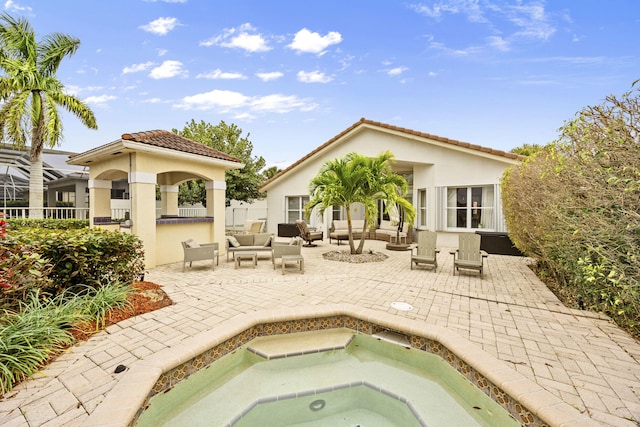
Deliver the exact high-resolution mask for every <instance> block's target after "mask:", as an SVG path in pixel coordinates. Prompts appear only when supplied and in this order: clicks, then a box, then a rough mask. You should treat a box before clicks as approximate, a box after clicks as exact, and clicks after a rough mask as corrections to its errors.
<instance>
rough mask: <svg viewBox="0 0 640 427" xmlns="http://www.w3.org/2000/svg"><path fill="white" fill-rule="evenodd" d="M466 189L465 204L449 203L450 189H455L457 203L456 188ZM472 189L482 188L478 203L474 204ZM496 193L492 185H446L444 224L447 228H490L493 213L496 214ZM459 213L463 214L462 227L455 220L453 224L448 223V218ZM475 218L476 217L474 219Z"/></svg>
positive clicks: (492, 227) (491, 226) (492, 225)
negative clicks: (453, 204) (463, 224)
mask: <svg viewBox="0 0 640 427" xmlns="http://www.w3.org/2000/svg"><path fill="white" fill-rule="evenodd" d="M463 189H464V190H466V194H465V195H464V196H465V198H464V200H465V202H464V203H465V206H464V207H460V206H458V205H457V204H456V205H455V206H452V205H451V200H450V195H449V191H450V190H455V191H456V198H455V202H456V203H459V202H460V200H459V198H458V194H457V193H458V190H463ZM474 189H482V195H481V198H482V200H481V201H480V203H479V205H477V206H476V205H474V203H473V201H474V200H473V199H474V195H473V193H474V191H473V190H474ZM495 200H496V194H495V189H494V186H493V185H473V186H456V187H447V188H446V193H445V212H446V214H445V224H446V227H447V229H448V230H482V229H489V230H492V229H494V227H495V225H494V224H495V220H496V219H495V215H496V204H495ZM459 213H463V214H464V223H465V226H464V227H460V226H458V223H457V221H456V224H455V225H451V224H450V223H449V219H450V218H456V217H457V215H458V214H459ZM476 218H477V219H476Z"/></svg>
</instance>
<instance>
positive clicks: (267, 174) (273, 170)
mask: <svg viewBox="0 0 640 427" xmlns="http://www.w3.org/2000/svg"><path fill="white" fill-rule="evenodd" d="M280 172H282V169H280V168H279V167H277V166H271V167H268V168H266V169H265V170H263V171H262V176H263V177H264V179H265V180H267V179H271V178H273V177H274V176H276V175H278V174H279V173H280Z"/></svg>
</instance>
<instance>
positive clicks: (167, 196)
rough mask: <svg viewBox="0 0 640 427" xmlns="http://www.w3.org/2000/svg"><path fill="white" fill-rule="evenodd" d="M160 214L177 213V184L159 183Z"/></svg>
mask: <svg viewBox="0 0 640 427" xmlns="http://www.w3.org/2000/svg"><path fill="white" fill-rule="evenodd" d="M160 199H161V208H160V214H161V215H178V186H177V185H161V186H160Z"/></svg>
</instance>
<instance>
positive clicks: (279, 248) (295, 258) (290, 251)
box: [271, 237, 304, 274]
mask: <svg viewBox="0 0 640 427" xmlns="http://www.w3.org/2000/svg"><path fill="white" fill-rule="evenodd" d="M301 249H302V239H300V238H299V237H294V238H293V239H292V240H291V243H280V242H274V243H273V244H272V245H271V263H272V264H273V269H274V270H275V269H276V260H278V259H279V260H280V262H281V264H282V274H284V269H285V267H286V264H287V262H295V263H296V264H297V265H298V267H299V269H300V271H301V272H302V273H304V258H303V257H302V253H301Z"/></svg>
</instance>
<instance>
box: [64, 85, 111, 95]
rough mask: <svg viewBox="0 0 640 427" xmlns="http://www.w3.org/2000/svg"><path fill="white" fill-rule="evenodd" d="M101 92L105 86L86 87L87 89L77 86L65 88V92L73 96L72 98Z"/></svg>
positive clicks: (66, 86)
mask: <svg viewBox="0 0 640 427" xmlns="http://www.w3.org/2000/svg"><path fill="white" fill-rule="evenodd" d="M100 90H104V87H103V86H85V87H80V86H76V85H65V87H64V92H65V93H66V94H69V95H71V96H79V95H80V94H82V93H87V92H96V91H100Z"/></svg>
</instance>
